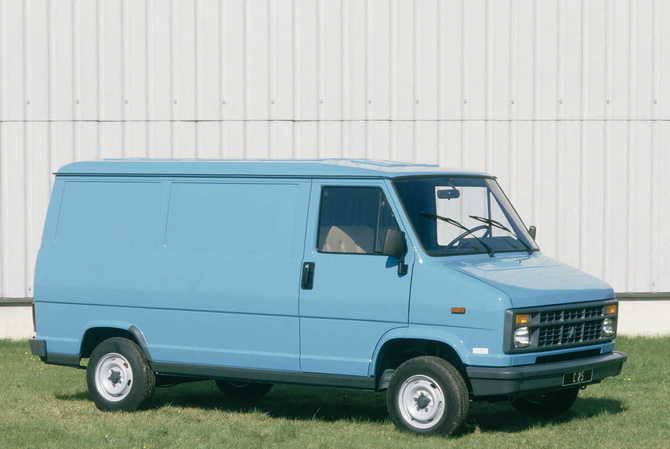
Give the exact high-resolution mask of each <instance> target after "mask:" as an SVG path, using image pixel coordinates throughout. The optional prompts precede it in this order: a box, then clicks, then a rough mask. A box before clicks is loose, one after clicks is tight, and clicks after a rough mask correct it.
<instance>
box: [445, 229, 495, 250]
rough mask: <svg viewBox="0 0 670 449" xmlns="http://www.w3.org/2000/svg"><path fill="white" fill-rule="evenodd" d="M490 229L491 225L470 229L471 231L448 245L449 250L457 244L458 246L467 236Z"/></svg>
mask: <svg viewBox="0 0 670 449" xmlns="http://www.w3.org/2000/svg"><path fill="white" fill-rule="evenodd" d="M488 228H489V225H479V226H475V227H474V228H472V229H470V231H468V232H463V233H462V234H461V235H459V236H458V237H456V238H455V239H453V240H452V241H451V242H449V243H447V248H453V247H454V246H456V244H457V243H458V242H460V241H461V240H463V239H464V238H465V237H466V236H468V235H470V234H473V233H475V232H477V231H479V230H481V229H488Z"/></svg>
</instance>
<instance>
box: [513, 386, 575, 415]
mask: <svg viewBox="0 0 670 449" xmlns="http://www.w3.org/2000/svg"><path fill="white" fill-rule="evenodd" d="M577 394H579V388H570V389H567V390H558V391H553V392H551V393H546V394H538V395H535V396H527V397H523V398H518V399H514V400H513V401H512V405H513V406H514V408H516V409H517V410H519V411H521V412H526V413H536V414H537V413H563V412H566V411H568V409H569V408H570V407H572V404H574V403H575V400H576V399H577Z"/></svg>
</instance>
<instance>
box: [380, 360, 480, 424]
mask: <svg viewBox="0 0 670 449" xmlns="http://www.w3.org/2000/svg"><path fill="white" fill-rule="evenodd" d="M387 404H388V410H389V415H390V416H391V419H392V420H393V423H394V424H395V425H396V426H397V427H398V428H399V429H401V430H407V431H411V432H415V433H419V434H443V435H449V434H451V433H452V432H453V431H454V430H456V429H457V428H458V427H459V426H460V425H461V424H462V423H463V421H464V420H465V417H466V416H467V414H468V409H469V406H470V403H469V399H468V389H467V387H466V385H465V381H464V380H463V377H462V376H461V374H460V373H459V372H458V370H457V369H456V368H454V366H453V365H451V364H450V363H449V362H447V361H446V360H443V359H440V358H438V357H431V356H422V357H416V358H414V359H411V360H408V361H406V362H405V363H403V364H402V365H400V367H399V368H398V369H397V370H396V371H395V373H394V375H393V378H392V379H391V382H390V384H389V389H388V392H387Z"/></svg>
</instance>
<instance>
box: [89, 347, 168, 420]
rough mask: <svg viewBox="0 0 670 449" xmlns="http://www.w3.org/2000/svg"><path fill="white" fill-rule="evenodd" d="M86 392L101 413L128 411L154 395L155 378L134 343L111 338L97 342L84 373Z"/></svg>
mask: <svg viewBox="0 0 670 449" xmlns="http://www.w3.org/2000/svg"><path fill="white" fill-rule="evenodd" d="M86 381H87V383H88V392H89V394H90V395H91V398H92V399H93V402H95V405H96V406H97V407H98V408H99V409H100V410H103V411H132V410H135V409H137V408H138V407H140V406H141V405H142V404H144V403H145V402H146V401H147V400H148V399H149V398H150V397H151V395H153V393H154V389H155V388H156V375H155V373H154V372H153V371H152V370H151V367H150V366H149V364H148V363H147V360H146V359H145V358H144V354H142V351H141V350H140V348H139V346H137V345H136V344H135V343H134V342H132V341H130V340H128V339H127V338H120V337H114V338H110V339H107V340H105V341H103V342H102V343H100V344H99V345H98V346H97V347H96V348H95V349H94V350H93V353H92V354H91V358H90V360H89V362H88V368H87V371H86Z"/></svg>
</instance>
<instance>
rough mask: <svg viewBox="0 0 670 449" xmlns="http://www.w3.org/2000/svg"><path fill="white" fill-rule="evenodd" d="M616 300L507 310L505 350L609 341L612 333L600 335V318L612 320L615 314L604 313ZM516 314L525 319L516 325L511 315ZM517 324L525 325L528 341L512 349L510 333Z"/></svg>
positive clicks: (520, 350) (521, 350)
mask: <svg viewBox="0 0 670 449" xmlns="http://www.w3.org/2000/svg"><path fill="white" fill-rule="evenodd" d="M616 303H617V301H616V300H606V301H597V302H589V303H582V304H565V305H559V306H549V307H533V308H527V309H514V310H508V311H507V318H506V323H507V324H506V326H505V327H506V329H507V332H506V336H505V340H506V344H505V347H506V348H507V352H512V353H514V352H529V351H548V350H551V349H561V348H565V347H574V346H586V345H591V344H596V343H604V342H607V341H611V340H613V339H614V336H603V333H602V331H603V320H605V318H610V319H612V320H614V322H615V323H616V314H610V315H606V314H605V310H606V307H607V306H608V305H612V304H616ZM519 314H526V315H528V317H529V319H528V322H527V323H524V324H516V323H515V321H514V320H515V319H514V317H515V316H516V315H519ZM521 327H527V328H528V330H529V334H530V343H531V344H530V346H528V347H525V348H516V347H514V343H513V340H514V338H513V337H514V332H515V331H516V330H517V329H519V328H521Z"/></svg>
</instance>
